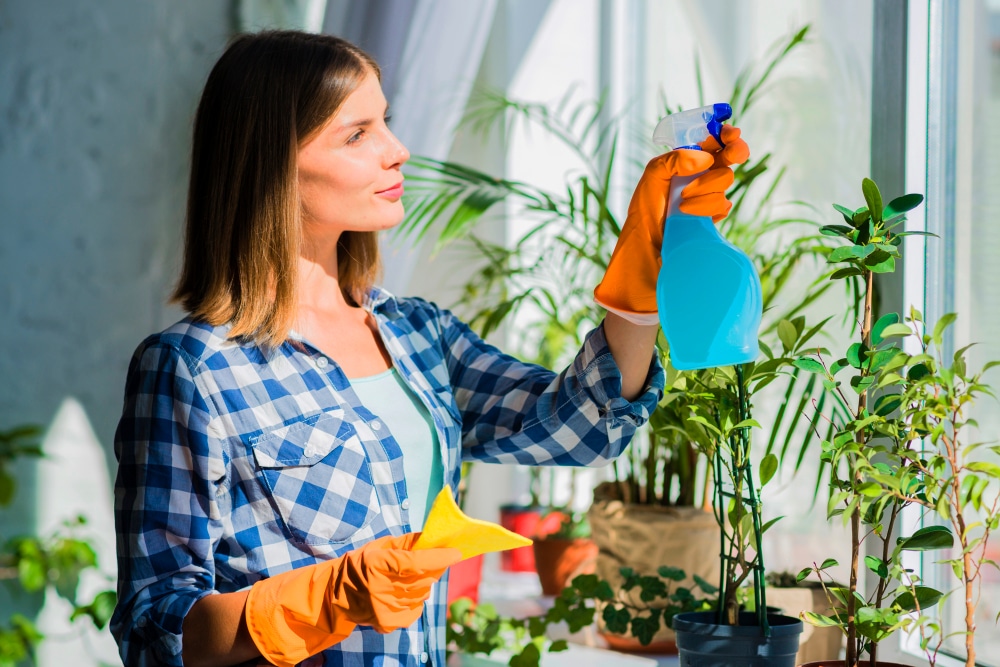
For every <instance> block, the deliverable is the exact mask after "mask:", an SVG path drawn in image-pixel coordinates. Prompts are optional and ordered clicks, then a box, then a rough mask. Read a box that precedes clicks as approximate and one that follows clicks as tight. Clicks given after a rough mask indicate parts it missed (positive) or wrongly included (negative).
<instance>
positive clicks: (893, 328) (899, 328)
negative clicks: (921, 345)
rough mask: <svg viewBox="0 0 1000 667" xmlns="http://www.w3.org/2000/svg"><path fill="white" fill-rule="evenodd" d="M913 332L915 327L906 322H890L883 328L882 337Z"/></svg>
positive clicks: (906, 334)
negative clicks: (912, 327)
mask: <svg viewBox="0 0 1000 667" xmlns="http://www.w3.org/2000/svg"><path fill="white" fill-rule="evenodd" d="M911 334H913V329H911V328H910V327H909V325H906V324H890V325H889V326H887V327H886V328H884V329H883V330H882V339H883V340H885V339H886V338H893V337H895V336H909V335H911Z"/></svg>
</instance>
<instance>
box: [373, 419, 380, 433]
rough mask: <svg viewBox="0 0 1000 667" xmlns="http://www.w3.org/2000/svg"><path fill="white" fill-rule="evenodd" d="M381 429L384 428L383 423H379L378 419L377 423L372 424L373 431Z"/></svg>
mask: <svg viewBox="0 0 1000 667" xmlns="http://www.w3.org/2000/svg"><path fill="white" fill-rule="evenodd" d="M380 428H382V422H380V421H379V420H377V419H376V420H375V421H373V422H372V429H374V430H376V431H377V430H379V429H380Z"/></svg>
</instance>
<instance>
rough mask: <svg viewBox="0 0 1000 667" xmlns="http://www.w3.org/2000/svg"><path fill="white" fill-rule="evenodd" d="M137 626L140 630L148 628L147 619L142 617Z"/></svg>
mask: <svg viewBox="0 0 1000 667" xmlns="http://www.w3.org/2000/svg"><path fill="white" fill-rule="evenodd" d="M135 624H136V625H138V626H139V627H140V628H144V627H146V617H145V616H140V617H139V618H138V619H137V620H136V622H135Z"/></svg>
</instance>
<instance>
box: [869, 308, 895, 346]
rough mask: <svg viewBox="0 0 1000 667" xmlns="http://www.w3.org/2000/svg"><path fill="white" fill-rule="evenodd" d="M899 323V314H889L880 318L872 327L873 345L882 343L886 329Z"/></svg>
mask: <svg viewBox="0 0 1000 667" xmlns="http://www.w3.org/2000/svg"><path fill="white" fill-rule="evenodd" d="M897 322H899V313H887V314H885V315H883V316H882V317H880V318H878V321H877V322H876V323H875V324H874V325H873V326H872V345H878V344H879V343H881V342H882V339H883V336H884V334H883V332H884V331H885V330H886V328H887V327H889V326H890V325H893V324H896V323H897Z"/></svg>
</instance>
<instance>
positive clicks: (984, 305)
mask: <svg viewBox="0 0 1000 667" xmlns="http://www.w3.org/2000/svg"><path fill="white" fill-rule="evenodd" d="M909 12H910V15H909V29H908V40H909V41H910V47H909V49H908V50H909V59H910V63H909V72H910V73H909V77H908V79H909V80H908V83H907V85H908V92H907V97H908V99H909V103H908V113H907V115H908V119H907V120H908V131H907V184H908V188H907V189H908V190H911V191H918V192H925V193H926V194H927V204H926V207H925V208H926V210H925V211H924V215H925V216H926V221H925V223H924V224H925V226H926V229H927V230H928V231H931V232H934V233H935V234H937V235H938V236H939V238H936V239H934V238H931V239H928V240H927V241H926V243H922V242H919V241H918V242H916V243H914V247H913V248H912V249H910V252H909V256H910V257H914V256H918V257H919V256H923V258H924V261H923V262H910V264H909V265H908V267H907V270H908V275H907V279H906V289H905V300H906V301H907V302H909V303H913V304H915V305H916V306H917V307H918V308H922V309H923V311H924V313H925V316H926V317H927V318H928V321H933V320H935V319H937V318H939V317H941V316H942V315H944V314H945V313H948V312H956V313H958V319H957V321H956V324H955V326H954V328H953V332H952V335H951V336H950V338H949V339H947V340H946V344H947V345H948V347H949V349H950V350H954V349H957V348H960V347H962V346H964V345H967V344H969V343H976V347H974V348H973V349H972V350H970V353H969V355H968V360H969V362H970V365H971V366H972V367H973V368H975V367H981V366H982V365H983V364H984V363H986V362H987V361H989V360H993V359H998V358H1000V309H998V308H997V306H998V304H1000V273H998V271H1000V266H998V264H997V261H996V254H997V252H1000V226H998V225H997V224H996V221H995V218H996V217H997V215H998V214H1000V189H997V187H996V183H997V182H998V179H1000V155H998V153H997V150H998V149H1000V128H997V127H996V124H995V122H993V119H994V118H995V117H996V114H997V113H998V112H1000V2H997V0H974V1H971V2H961V3H958V2H947V1H944V0H925V1H923V2H912V1H911V2H910V9H909ZM985 379H986V382H987V383H990V384H993V385H994V386H1000V373H996V372H993V371H991V372H990V373H988V374H987V376H986V378H985ZM973 416H974V418H975V419H976V420H977V421H978V423H979V430H978V433H977V434H976V435H975V437H974V440H970V442H972V441H983V440H988V441H994V440H997V438H998V436H1000V411H998V410H997V406H996V404H995V403H993V402H992V401H991V400H988V399H987V400H983V401H980V402H979V404H978V405H977V406H976V410H975V414H974V415H973ZM993 541H994V542H996V540H995V539H994V540H993ZM998 550H1000V547H998V546H997V545H996V544H993V545H992V546H990V551H991V552H992V553H990V554H989V557H991V558H994V559H996V557H997V555H998V554H997V553H996V552H998ZM941 558H942V556H941V555H932V554H928V555H927V556H925V557H924V558H923V559H922V560H921V561H920V562H919V563H916V565H917V566H918V567H919V568H920V571H921V573H922V576H923V577H924V579H925V580H926V581H927V582H928V583H929V584H930V585H932V586H934V587H935V588H938V589H939V590H951V589H954V588H955V587H956V585H957V582H956V580H955V578H954V576H953V574H952V573H951V571H950V568H948V567H947V566H943V565H940V564H938V563H937V562H935V561H937V560H940V559H941ZM998 594H1000V573H998V572H997V571H996V570H987V571H986V572H985V574H984V576H983V587H982V592H981V596H980V601H979V606H978V609H977V632H976V653H977V662H978V664H982V665H998V664H1000V658H997V657H996V656H1000V631H998V629H997V626H996V621H995V619H996V617H997V612H998V611H1000V603H998V600H1000V597H998ZM940 611H941V613H942V621H943V623H944V626H945V630H946V632H955V631H957V630H961V629H964V615H965V612H964V605H963V604H962V599H961V596H960V595H959V596H953V597H952V598H951V599H949V601H948V602H947V603H946V604H944V605H942V607H941V609H940ZM906 650H907V652H909V653H911V654H914V655H920V651H919V647H917V646H914V645H913V643H912V641H911V642H910V644H909V645H908V646H906ZM945 652H946V653H947V654H949V655H950V656H952V658H951V659H950V660H942V661H941V662H940V663H939V664H944V665H952V664H956V665H957V664H963V662H961V661H963V660H964V642H963V638H962V637H960V636H956V637H952V638H950V639H949V640H948V641H947V642H946V644H945Z"/></svg>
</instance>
